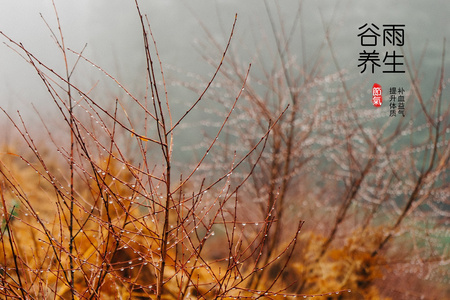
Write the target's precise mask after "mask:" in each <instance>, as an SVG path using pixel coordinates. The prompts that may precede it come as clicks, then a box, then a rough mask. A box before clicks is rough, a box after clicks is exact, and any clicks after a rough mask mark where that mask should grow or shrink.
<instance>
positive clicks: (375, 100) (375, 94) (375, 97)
mask: <svg viewBox="0 0 450 300" xmlns="http://www.w3.org/2000/svg"><path fill="white" fill-rule="evenodd" d="M382 92H383V90H382V89H381V85H379V84H378V83H374V84H373V87H372V104H373V106H375V107H380V106H381V104H382V103H383V96H382Z"/></svg>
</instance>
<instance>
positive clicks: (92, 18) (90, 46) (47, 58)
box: [0, 0, 450, 118]
mask: <svg viewBox="0 0 450 300" xmlns="http://www.w3.org/2000/svg"><path fill="white" fill-rule="evenodd" d="M140 2H141V3H140V4H141V9H142V12H143V13H144V14H146V15H148V19H149V22H150V24H151V28H152V31H153V33H154V37H155V39H156V41H157V44H158V49H159V53H160V56H161V60H162V63H163V66H164V67H166V68H167V70H166V75H167V77H168V78H179V79H183V80H184V79H185V77H184V76H185V75H186V74H188V73H189V74H200V75H202V76H205V77H206V76H207V75H208V74H211V73H212V71H213V68H212V67H211V66H210V65H208V64H207V63H206V62H205V60H204V58H203V57H202V55H203V54H210V55H211V57H216V58H217V62H219V61H220V52H219V51H217V49H216V50H215V51H216V52H214V51H213V50H211V51H210V50H209V49H208V47H207V46H205V45H208V35H207V33H206V32H205V29H204V27H205V28H207V29H208V30H209V32H210V33H211V34H212V35H213V36H214V38H215V39H217V41H218V42H219V43H220V44H221V45H222V47H225V44H226V40H227V38H228V35H229V33H230V30H231V25H232V23H233V20H234V15H235V14H236V13H237V15H238V21H237V25H236V29H235V35H234V37H233V41H232V47H233V49H234V53H237V54H238V55H239V61H240V62H242V64H249V63H252V62H253V60H254V59H255V54H256V53H257V51H259V52H263V53H259V55H263V56H264V55H265V54H264V51H275V49H276V48H275V39H274V37H273V33H272V29H271V27H270V21H269V17H268V13H267V10H266V6H265V3H264V1H256V0H251V1H238V0H228V1H225V0H222V1H198V0H197V1H181V0H164V1H163V0H157V1H156V0H155V1H140ZM300 2H301V5H302V10H301V14H300V20H297V21H298V22H296V20H295V17H296V14H297V7H298V3H299V2H298V1H280V2H279V4H278V5H279V7H278V9H277V8H276V7H275V5H274V3H273V1H267V4H268V7H269V11H271V14H272V17H274V18H275V19H277V18H278V17H279V18H280V19H281V20H282V22H284V24H285V26H286V28H288V29H289V28H290V26H292V24H297V25H296V26H297V27H296V28H298V29H297V30H296V32H295V34H294V36H293V40H292V44H293V47H294V48H293V49H294V50H295V53H293V54H295V55H297V60H298V61H299V62H300V63H301V61H302V60H303V59H306V61H307V60H308V58H309V57H311V55H314V53H315V52H316V51H318V49H319V48H320V46H321V45H322V44H323V43H324V42H325V28H326V27H327V26H330V38H331V40H332V42H333V47H334V50H335V51H336V54H337V57H338V61H339V65H340V67H341V68H344V69H345V70H346V71H347V72H348V73H349V74H355V76H354V79H355V80H361V82H367V81H369V82H372V81H378V82H380V83H381V84H393V85H405V86H407V85H408V77H407V76H404V75H398V74H382V73H380V72H379V73H378V74H374V75H372V74H368V73H366V74H362V75H360V76H359V77H358V76H357V75H356V74H359V72H360V68H358V67H357V64H358V61H357V58H358V53H359V52H360V51H361V46H360V41H359V39H358V37H357V36H356V35H357V34H358V27H360V26H361V25H363V24H365V23H369V24H370V23H374V24H377V25H378V26H382V25H383V24H392V23H394V24H404V25H405V26H406V27H405V28H406V29H405V32H406V38H405V58H406V59H407V60H408V61H413V60H414V61H416V63H418V61H419V59H420V56H421V54H422V52H423V51H424V49H426V52H425V53H424V56H423V59H422V63H421V71H422V75H421V79H422V84H423V85H424V88H425V89H427V88H430V89H431V88H432V86H433V84H434V81H435V78H436V74H437V72H438V68H439V66H440V62H441V53H442V47H443V39H444V37H448V36H449V33H450V23H449V18H448V12H449V11H450V3H449V1H445V0H441V1H420V0H415V1H411V0H408V1H395V2H393V1H377V2H376V3H374V2H373V1H339V2H337V1H300ZM55 5H56V8H57V10H58V15H59V18H60V21H61V25H62V30H63V33H64V37H65V45H66V47H67V48H70V49H73V50H74V51H81V49H83V47H84V46H85V44H87V47H86V49H85V51H84V55H85V56H86V57H87V58H89V59H90V60H92V61H94V62H95V63H96V64H98V65H99V66H101V67H102V68H104V69H105V70H106V71H107V72H109V73H111V74H112V75H113V76H115V77H117V79H119V80H120V81H121V82H123V83H124V85H126V86H127V87H128V88H129V89H131V90H134V89H140V88H142V83H143V82H144V80H143V78H144V76H145V61H144V52H143V47H142V33H141V28H140V23H139V19H138V16H137V12H136V7H135V3H134V1H123V0H108V1H105V0H97V1H92V0H80V1H55ZM41 15H42V17H41ZM44 20H45V21H46V22H47V23H48V24H49V26H50V27H51V28H52V30H54V31H55V32H56V31H57V26H56V24H57V23H56V17H55V12H54V8H53V5H52V2H51V1H50V0H36V1H35V0H33V1H31V0H28V1H27V0H15V1H9V0H1V1H0V31H2V32H3V33H4V34H6V35H8V36H9V37H11V38H12V39H14V40H15V41H17V42H21V43H23V45H25V47H27V48H28V49H29V50H30V51H31V52H32V53H34V55H35V56H36V57H38V58H39V59H40V60H42V62H44V63H46V64H48V66H49V67H51V68H54V69H55V70H61V71H62V70H63V60H62V56H61V53H60V51H59V50H58V48H57V46H56V44H55V42H54V41H53V39H52V37H51V33H50V31H49V28H48V27H47V25H46V23H45V22H44ZM295 22H296V23H295ZM278 24H279V23H278ZM202 26H204V27H202ZM276 30H277V31H278V33H279V32H280V31H279V30H280V27H279V26H277V29H276ZM0 39H1V40H2V42H7V39H5V38H4V37H0ZM446 43H447V48H448V43H449V42H448V39H447V42H446ZM261 45H265V46H261ZM211 49H214V47H211ZM258 49H259V50H258ZM322 51H323V56H324V68H326V69H327V70H329V72H330V73H332V72H335V71H336V67H335V66H334V64H333V62H332V60H331V58H330V56H329V52H330V51H329V49H327V48H326V47H325V48H324V50H322ZM208 52H209V53H208ZM70 59H71V62H72V63H73V62H74V61H75V59H76V55H75V54H72V53H71V54H70ZM447 61H448V60H447ZM253 72H258V69H257V68H255V69H254V70H253ZM76 75H77V76H76V78H75V79H74V80H76V82H78V83H80V84H85V85H86V87H89V86H92V85H93V83H94V82H96V81H99V80H100V83H99V84H98V86H97V87H96V89H97V91H101V92H102V93H105V96H111V95H114V94H115V93H116V91H115V90H114V88H112V86H111V85H110V81H106V82H104V81H105V80H104V79H106V78H105V77H104V75H103V74H102V72H100V71H99V70H97V68H94V67H92V66H91V65H88V64H87V63H85V62H82V63H80V64H79V66H78V67H77V70H76ZM108 82H109V83H108ZM368 88H370V87H368ZM105 91H106V92H105ZM184 92H185V93H186V94H183V93H184ZM169 95H170V96H172V99H174V101H192V100H193V99H195V95H194V94H193V93H191V92H189V91H187V90H186V91H183V90H182V89H179V88H178V89H173V90H171V87H170V86H169ZM181 98H183V99H184V98H188V99H185V100H180V99H181ZM31 104H34V105H35V106H38V107H41V108H44V110H45V109H47V108H46V106H49V105H51V102H50V101H49V97H48V95H47V92H46V90H45V87H44V86H43V84H42V82H40V80H39V78H38V76H37V74H36V72H35V71H34V70H33V68H32V67H31V66H30V65H29V64H27V63H26V62H25V61H24V60H23V59H22V58H21V57H20V56H19V55H18V54H17V53H15V52H14V51H13V50H12V49H10V48H9V47H7V45H5V44H4V43H2V44H1V45H0V105H1V107H2V108H4V109H5V110H6V111H8V112H14V111H15V110H17V109H19V110H21V111H22V112H24V113H25V114H27V113H26V111H29V110H30V108H31ZM49 109H50V108H49ZM2 118H4V117H2Z"/></svg>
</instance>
